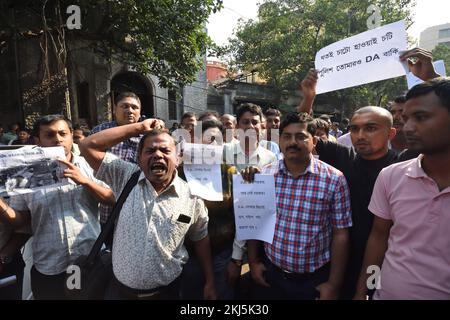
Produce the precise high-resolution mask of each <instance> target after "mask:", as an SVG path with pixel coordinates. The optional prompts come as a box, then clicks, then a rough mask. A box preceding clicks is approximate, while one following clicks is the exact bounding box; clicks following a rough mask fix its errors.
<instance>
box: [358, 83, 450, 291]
mask: <svg viewBox="0 0 450 320" xmlns="http://www.w3.org/2000/svg"><path fill="white" fill-rule="evenodd" d="M403 120H404V126H403V131H404V133H405V137H406V141H407V143H408V147H409V148H410V149H411V150H415V151H417V152H420V153H421V155H420V156H419V157H418V158H416V159H413V160H410V161H405V162H402V163H398V164H394V165H391V166H389V167H387V168H385V169H383V170H382V171H381V172H380V174H379V176H378V179H377V181H376V183H375V187H374V191H373V195H372V199H371V202H370V205H369V210H370V212H372V213H373V214H374V215H375V217H374V223H373V227H372V231H371V233H370V237H369V240H368V243H367V248H366V252H365V256H364V263H363V268H362V270H361V275H360V279H359V281H358V286H357V292H356V295H355V298H356V299H364V298H365V296H366V294H367V278H368V275H367V273H366V272H365V271H366V270H367V268H368V267H369V266H374V265H375V266H378V267H381V274H380V279H381V286H379V287H378V288H377V291H376V292H375V295H374V299H383V300H386V299H388V300H392V299H408V300H412V299H417V300H424V299H427V300H428V299H439V300H449V299H450V268H449V263H450V250H449V248H450V237H449V236H448V235H449V233H450V215H449V212H450V211H449V209H448V208H449V206H450V170H449V164H450V79H449V78H438V79H434V80H431V81H428V82H425V83H422V84H419V85H417V86H415V87H413V88H412V89H411V90H410V91H409V92H408V94H407V95H406V102H405V104H404V106H403Z"/></svg>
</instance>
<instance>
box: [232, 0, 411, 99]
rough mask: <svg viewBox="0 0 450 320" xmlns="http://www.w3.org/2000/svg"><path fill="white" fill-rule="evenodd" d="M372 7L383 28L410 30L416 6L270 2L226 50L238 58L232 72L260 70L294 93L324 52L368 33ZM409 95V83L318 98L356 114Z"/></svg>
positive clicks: (384, 1) (364, 1)
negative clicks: (402, 23)
mask: <svg viewBox="0 0 450 320" xmlns="http://www.w3.org/2000/svg"><path fill="white" fill-rule="evenodd" d="M372 3H373V4H376V5H377V6H378V7H379V8H380V10H381V15H382V17H383V19H382V24H388V23H391V22H395V21H398V20H401V19H405V20H406V21H407V25H410V24H411V8H412V7H413V5H414V3H413V0H402V1H398V0H378V1H373V0H372V1H371V0H315V1H314V0H266V1H265V2H264V3H262V4H261V5H260V8H259V14H258V20H257V21H253V20H250V21H248V22H245V23H243V22H241V23H240V25H239V27H238V29H237V32H236V34H235V38H233V39H231V41H230V45H229V46H228V47H227V48H225V49H226V52H227V54H229V55H231V56H233V65H232V67H233V68H235V69H238V70H255V69H256V70H257V71H258V72H259V73H260V75H261V76H262V77H263V78H265V79H267V81H268V83H269V84H272V85H275V86H277V87H278V88H280V90H281V89H290V90H293V89H296V88H298V85H299V83H300V81H301V80H302V79H303V77H304V75H305V74H306V72H307V71H308V69H309V68H312V67H314V58H315V54H316V52H317V51H318V50H319V49H321V48H322V47H325V46H327V45H329V44H331V43H333V42H336V41H339V40H342V39H344V38H347V37H349V36H352V35H355V34H358V33H361V32H364V31H366V30H367V24H366V23H367V19H368V18H369V16H370V14H368V13H367V12H366V10H367V7H368V6H369V5H370V4H372ZM405 89H406V81H405V80H404V79H394V80H388V81H381V82H377V83H373V84H369V85H365V86H360V87H357V88H350V89H346V90H340V91H337V92H332V93H329V94H324V95H320V96H319V97H320V99H321V100H322V102H323V103H327V104H331V105H334V106H336V107H342V106H345V107H346V108H347V107H351V108H354V107H356V106H361V105H367V104H379V103H382V104H383V103H385V102H387V98H388V97H389V98H391V97H392V96H395V95H397V94H399V93H401V92H402V91H403V90H405Z"/></svg>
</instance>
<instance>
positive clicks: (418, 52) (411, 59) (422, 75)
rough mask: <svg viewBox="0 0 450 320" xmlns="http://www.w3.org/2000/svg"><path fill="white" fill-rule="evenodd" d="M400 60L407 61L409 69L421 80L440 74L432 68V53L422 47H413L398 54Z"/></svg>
mask: <svg viewBox="0 0 450 320" xmlns="http://www.w3.org/2000/svg"><path fill="white" fill-rule="evenodd" d="M400 60H401V61H407V63H408V67H409V70H410V71H411V72H412V73H413V74H414V75H415V76H416V77H417V78H419V79H422V80H423V81H427V80H431V79H434V78H437V77H440V75H439V74H438V73H437V72H436V71H435V70H434V66H433V54H432V53H431V52H430V51H427V50H425V49H422V48H414V49H411V50H408V51H406V52H404V53H403V54H402V55H401V56H400Z"/></svg>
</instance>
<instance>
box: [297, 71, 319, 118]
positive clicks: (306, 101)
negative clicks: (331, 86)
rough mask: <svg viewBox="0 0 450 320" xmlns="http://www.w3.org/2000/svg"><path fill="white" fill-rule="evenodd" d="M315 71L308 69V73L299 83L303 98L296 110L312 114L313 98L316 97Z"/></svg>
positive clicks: (316, 77)
mask: <svg viewBox="0 0 450 320" xmlns="http://www.w3.org/2000/svg"><path fill="white" fill-rule="evenodd" d="M317 79H318V76H317V71H316V70H315V69H309V71H308V74H307V75H306V77H305V78H304V79H303V81H302V83H301V84H300V91H301V92H302V93H303V100H302V102H301V103H300V105H299V106H298V107H297V112H306V113H307V114H312V108H313V104H314V99H315V98H316V85H317Z"/></svg>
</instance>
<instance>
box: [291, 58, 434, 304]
mask: <svg viewBox="0 0 450 320" xmlns="http://www.w3.org/2000/svg"><path fill="white" fill-rule="evenodd" d="M412 57H414V58H416V59H417V62H416V64H415V65H410V69H411V71H412V72H413V73H414V74H415V75H416V76H418V77H419V78H421V79H422V80H424V81H426V80H428V79H430V78H433V77H436V76H438V75H437V74H436V73H435V72H434V67H433V65H432V57H431V53H429V52H427V51H425V50H422V49H413V50H409V51H407V52H405V53H404V54H403V56H402V57H401V59H405V58H412ZM316 84H317V71H315V70H310V72H309V73H308V74H307V75H306V77H305V79H304V80H303V81H302V83H301V90H302V92H303V96H304V97H305V98H304V100H303V102H302V104H301V105H300V106H299V108H298V111H300V112H306V113H311V112H312V105H313V102H314V98H315V88H316ZM349 132H350V137H351V140H352V143H353V146H354V148H350V147H347V146H343V145H339V144H336V143H333V142H330V141H323V140H321V139H319V140H318V142H317V144H316V151H317V153H318V154H319V156H320V160H322V161H324V162H326V163H328V164H330V165H332V166H333V167H335V168H337V169H339V170H341V171H342V172H343V173H344V175H345V177H346V178H347V182H348V184H349V187H350V198H351V205H352V219H353V227H352V228H351V229H350V245H351V248H350V257H349V262H348V267H347V272H346V277H345V279H344V284H343V286H342V289H343V290H342V295H341V296H342V297H343V298H344V299H351V298H352V297H353V295H354V293H355V286H356V283H357V280H358V276H359V272H360V270H361V267H362V260H363V257H364V250H365V247H366V244H367V239H368V237H369V234H370V231H371V229H372V224H373V214H371V212H370V211H369V210H368V206H369V202H370V198H371V196H372V191H373V188H374V185H375V180H376V179H377V177H378V174H379V173H380V171H381V170H382V169H383V168H385V167H387V166H389V165H391V164H393V163H396V162H399V161H405V160H409V159H412V158H415V157H417V156H418V153H416V152H402V153H398V152H397V151H395V150H392V149H389V141H390V140H392V139H393V138H394V137H395V134H396V129H395V128H394V126H393V118H392V115H391V113H390V112H389V111H388V110H386V109H384V108H380V107H374V106H368V107H363V108H361V109H358V110H356V111H355V113H354V114H353V117H352V118H351V121H350V126H349Z"/></svg>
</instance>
